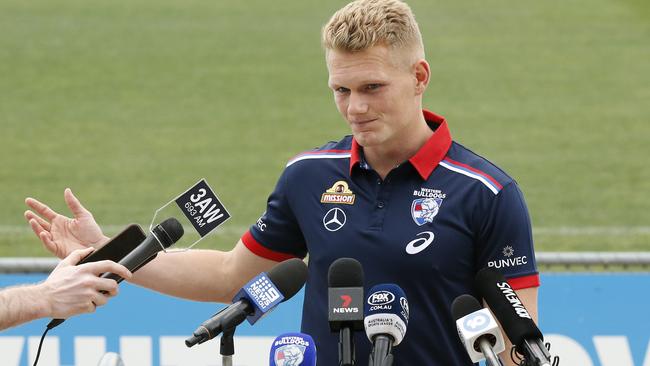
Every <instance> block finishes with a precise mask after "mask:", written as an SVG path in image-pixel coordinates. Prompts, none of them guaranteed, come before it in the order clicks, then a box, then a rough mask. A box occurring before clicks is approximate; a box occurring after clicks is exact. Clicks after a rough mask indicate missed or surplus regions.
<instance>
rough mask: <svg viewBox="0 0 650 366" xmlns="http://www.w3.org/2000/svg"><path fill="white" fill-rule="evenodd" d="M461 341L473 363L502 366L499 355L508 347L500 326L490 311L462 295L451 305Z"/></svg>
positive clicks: (467, 296)
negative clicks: (481, 362) (484, 361)
mask: <svg viewBox="0 0 650 366" xmlns="http://www.w3.org/2000/svg"><path fill="white" fill-rule="evenodd" d="M451 313H452V315H453V316H454V320H456V328H457V329H458V335H459V336H460V340H461V341H462V342H463V346H465V350H466V351H467V354H468V355H469V357H470V358H471V359H472V362H479V361H481V360H483V359H485V360H487V364H488V365H489V366H501V361H499V357H498V356H497V354H499V353H501V352H503V351H504V350H505V349H506V347H505V343H504V342H503V336H502V335H501V331H500V330H499V324H497V322H496V320H494V318H493V317H492V314H491V313H490V311H489V310H488V309H484V308H483V307H482V306H481V304H479V302H478V300H476V299H475V298H474V297H473V296H471V295H460V296H458V297H457V298H456V299H455V300H454V302H453V303H452V304H451Z"/></svg>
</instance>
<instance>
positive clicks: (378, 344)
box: [368, 335, 393, 366]
mask: <svg viewBox="0 0 650 366" xmlns="http://www.w3.org/2000/svg"><path fill="white" fill-rule="evenodd" d="M373 341H374V343H375V345H374V347H373V348H372V351H371V353H370V358H369V359H368V364H369V366H393V354H392V350H393V338H392V337H388V336H385V335H379V336H376V337H374V338H373Z"/></svg>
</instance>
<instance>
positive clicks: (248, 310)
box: [185, 258, 307, 347]
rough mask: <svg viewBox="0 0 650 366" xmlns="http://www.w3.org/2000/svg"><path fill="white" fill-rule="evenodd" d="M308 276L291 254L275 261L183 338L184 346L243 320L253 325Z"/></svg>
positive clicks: (284, 299)
mask: <svg viewBox="0 0 650 366" xmlns="http://www.w3.org/2000/svg"><path fill="white" fill-rule="evenodd" d="M306 280H307V265H306V264H305V262H303V261H301V260H300V259H297V258H293V259H289V260H286V261H284V262H281V263H279V264H277V265H276V266H275V267H273V268H271V270H270V271H269V272H268V273H265V272H262V273H260V274H259V275H257V276H255V277H253V279H252V280H250V281H249V282H248V283H247V284H246V285H244V287H243V288H242V289H241V290H239V292H238V293H237V295H235V297H234V298H233V303H232V304H230V305H228V306H227V307H225V308H223V309H222V310H221V311H219V312H218V313H216V314H214V315H213V316H212V317H211V318H210V319H208V320H206V321H205V322H203V324H201V325H200V326H199V327H198V328H196V330H195V331H194V333H193V335H192V336H191V337H189V338H188V339H186V340H185V345H186V346H187V347H192V346H194V345H195V344H197V343H198V344H201V343H203V342H205V341H207V340H210V339H212V338H214V337H216V336H217V335H218V334H219V333H221V332H224V331H226V330H230V329H234V328H235V327H236V326H238V325H239V324H241V323H242V322H243V321H244V320H246V319H248V322H249V323H250V324H251V325H252V324H255V322H257V321H258V320H259V319H260V318H261V317H262V316H264V315H266V314H268V313H269V312H270V311H271V310H273V309H274V308H275V307H276V306H277V305H278V304H279V303H281V302H283V301H286V300H288V299H290V298H291V297H293V295H295V294H296V292H298V290H300V288H301V287H302V285H304V284H305V281H306Z"/></svg>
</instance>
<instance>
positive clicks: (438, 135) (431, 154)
mask: <svg viewBox="0 0 650 366" xmlns="http://www.w3.org/2000/svg"><path fill="white" fill-rule="evenodd" d="M422 114H424V119H425V120H426V121H427V123H429V125H430V126H431V127H432V129H433V130H434V132H433V135H431V137H430V138H429V140H427V142H426V143H425V144H424V145H423V146H422V147H421V148H420V150H418V152H417V153H415V155H413V156H411V158H409V160H408V161H409V162H410V163H411V165H413V167H414V168H415V170H417V172H418V174H420V177H422V179H423V180H426V179H428V178H429V176H430V175H431V172H433V170H434V169H435V168H436V166H438V163H440V161H442V159H444V158H445V156H446V155H447V151H449V148H450V147H451V134H450V133H449V127H448V126H447V121H446V120H445V118H444V117H442V116H440V115H437V114H435V113H433V112H430V111H428V110H426V109H424V110H422ZM436 126H437V128H436ZM351 150H352V151H351V153H350V174H352V168H353V167H354V166H355V165H357V164H360V163H361V162H362V159H363V158H362V154H363V152H362V147H361V146H360V145H359V144H358V143H357V141H356V140H355V139H354V137H352V149H351Z"/></svg>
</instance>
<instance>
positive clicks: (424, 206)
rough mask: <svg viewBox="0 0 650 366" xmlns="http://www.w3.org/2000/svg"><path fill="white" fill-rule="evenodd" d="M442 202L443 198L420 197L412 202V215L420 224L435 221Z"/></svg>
mask: <svg viewBox="0 0 650 366" xmlns="http://www.w3.org/2000/svg"><path fill="white" fill-rule="evenodd" d="M441 204H442V198H418V199H415V200H413V204H411V216H412V217H413V221H415V223H416V224H418V226H422V225H424V224H428V223H431V222H433V218H434V217H436V215H437V214H438V211H439V210H440V205H441Z"/></svg>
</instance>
